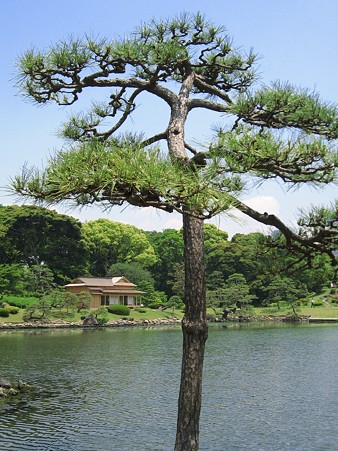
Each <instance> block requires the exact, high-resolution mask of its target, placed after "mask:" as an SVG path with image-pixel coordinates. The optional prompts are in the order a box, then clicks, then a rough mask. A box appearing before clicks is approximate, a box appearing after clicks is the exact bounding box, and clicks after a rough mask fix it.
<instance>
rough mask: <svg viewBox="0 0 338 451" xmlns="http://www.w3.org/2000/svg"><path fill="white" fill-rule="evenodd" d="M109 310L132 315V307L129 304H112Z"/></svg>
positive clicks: (116, 313) (122, 314) (117, 313)
mask: <svg viewBox="0 0 338 451" xmlns="http://www.w3.org/2000/svg"><path fill="white" fill-rule="evenodd" d="M107 310H108V312H109V313H114V314H115V315H121V316H129V315H130V308H129V307H128V306H127V305H120V304H110V305H109V306H108V307H107Z"/></svg>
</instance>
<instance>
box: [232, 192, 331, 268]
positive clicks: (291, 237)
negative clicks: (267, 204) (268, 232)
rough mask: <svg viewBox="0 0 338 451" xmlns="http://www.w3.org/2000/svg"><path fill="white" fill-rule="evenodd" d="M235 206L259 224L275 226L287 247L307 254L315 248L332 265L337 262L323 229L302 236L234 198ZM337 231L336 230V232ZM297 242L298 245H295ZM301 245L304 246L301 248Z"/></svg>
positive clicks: (266, 214)
mask: <svg viewBox="0 0 338 451" xmlns="http://www.w3.org/2000/svg"><path fill="white" fill-rule="evenodd" d="M236 208H237V209H238V210H240V211H241V212H242V213H244V214H245V215H247V216H249V217H250V218H252V219H255V220H256V221H258V222H260V223H261V224H265V225H268V226H272V227H275V228H276V229H278V230H279V231H280V232H282V234H283V235H284V236H285V238H286V242H287V247H290V248H293V249H295V250H297V251H298V252H301V253H303V254H304V253H305V254H308V253H309V252H306V250H308V249H313V250H316V251H317V252H318V251H319V252H321V253H323V254H327V255H328V256H329V257H330V258H331V262H332V264H333V265H334V266H336V265H337V264H338V262H337V259H336V257H335V256H334V254H333V252H332V249H330V248H328V245H327V243H324V238H326V237H327V236H328V234H327V233H325V231H323V230H319V232H318V233H316V234H315V235H313V236H302V235H299V234H298V233H295V232H293V231H292V230H291V229H290V228H289V227H288V226H287V225H286V224H284V223H283V222H282V221H281V220H280V219H279V218H278V217H277V216H275V215H271V214H268V213H266V212H265V213H259V212H258V211H256V210H254V209H252V208H250V207H249V206H248V205H245V204H244V203H243V202H240V201H239V200H236ZM337 233H338V232H337ZM297 243H298V244H299V245H300V246H297ZM301 246H304V247H305V249H304V248H302V247H301Z"/></svg>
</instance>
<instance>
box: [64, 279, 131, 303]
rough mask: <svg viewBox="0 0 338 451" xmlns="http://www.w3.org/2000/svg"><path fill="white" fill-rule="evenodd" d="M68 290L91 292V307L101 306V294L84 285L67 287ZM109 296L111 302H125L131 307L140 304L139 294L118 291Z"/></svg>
mask: <svg viewBox="0 0 338 451" xmlns="http://www.w3.org/2000/svg"><path fill="white" fill-rule="evenodd" d="M67 291H70V292H71V293H75V294H80V293H81V292H82V291H85V292H89V293H90V294H91V295H92V297H93V300H92V301H91V303H90V308H91V309H96V308H99V307H101V305H102V304H101V294H97V293H93V292H91V291H90V290H89V289H88V288H87V287H84V286H83V285H82V286H78V287H77V286H72V287H67ZM108 298H109V304H124V305H128V306H130V307H134V306H136V305H138V304H140V298H139V296H137V295H136V296H133V295H125V294H123V295H122V294H121V293H116V294H114V295H108Z"/></svg>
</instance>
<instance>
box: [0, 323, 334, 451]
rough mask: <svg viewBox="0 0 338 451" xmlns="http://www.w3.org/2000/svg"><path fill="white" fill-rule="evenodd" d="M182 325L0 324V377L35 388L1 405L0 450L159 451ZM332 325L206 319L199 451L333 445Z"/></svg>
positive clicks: (166, 435)
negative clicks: (4, 327) (47, 327)
mask: <svg viewBox="0 0 338 451" xmlns="http://www.w3.org/2000/svg"><path fill="white" fill-rule="evenodd" d="M181 346H182V336H181V330H180V328H175V327H168V328H157V329H156V328H155V329H137V328H135V329H131V328H126V329H123V330H122V329H100V330H67V331H66V330H62V331H57V330H54V331H38V332H37V331H34V332H28V331H25V332H23V331H20V332H19V331H11V332H1V333H0V350H1V354H0V356H1V357H0V376H2V377H5V378H8V379H13V380H15V381H16V380H18V379H23V380H25V381H27V382H29V383H31V384H34V385H36V386H37V387H38V388H39V393H38V394H37V395H36V396H34V398H33V399H29V400H28V399H26V400H23V401H21V402H19V403H10V404H7V405H4V404H2V405H1V404H0V450H1V451H7V450H15V451H20V450H34V451H44V450H48V451H66V450H67V451H101V450H102V451H109V450H113V451H132V450H133V451H167V450H172V449H173V445H174V440H175V428H176V413H177V412H176V409H177V408H176V405H177V396H178V390H179V379H180V374H179V373H180V360H181ZM337 419H338V327H337V326H336V325H331V326H330V325H325V326H318V325H316V326H309V325H308V326H297V327H292V326H284V327H278V326H273V327H243V328H223V327H211V328H210V334H209V339H208V341H207V349H206V357H205V370H204V386H203V407H202V414H201V427H200V434H201V437H200V450H201V451H202V450H203V451H225V450H227V451H229V450H230V451H232V450H254V451H259V450H262V451H269V450H271V451H277V450H281V451H282V450H285V451H286V450H287V451H296V450H304V451H312V450H313V451H314V450H316V451H325V450H330V451H332V450H338V430H337Z"/></svg>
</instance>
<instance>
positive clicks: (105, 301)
mask: <svg viewBox="0 0 338 451" xmlns="http://www.w3.org/2000/svg"><path fill="white" fill-rule="evenodd" d="M101 305H109V296H106V295H104V294H103V295H101Z"/></svg>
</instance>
